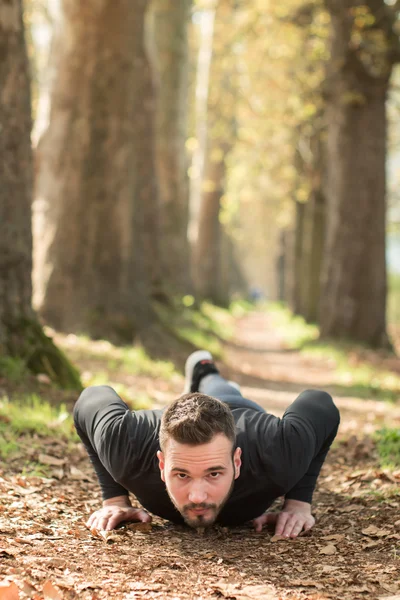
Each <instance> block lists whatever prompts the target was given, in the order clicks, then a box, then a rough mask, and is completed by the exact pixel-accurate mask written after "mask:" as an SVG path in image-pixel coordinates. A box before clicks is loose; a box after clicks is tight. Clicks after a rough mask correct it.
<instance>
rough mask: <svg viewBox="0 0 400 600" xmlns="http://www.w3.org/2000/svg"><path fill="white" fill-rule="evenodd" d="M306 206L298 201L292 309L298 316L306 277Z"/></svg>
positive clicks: (300, 311)
mask: <svg viewBox="0 0 400 600" xmlns="http://www.w3.org/2000/svg"><path fill="white" fill-rule="evenodd" d="M305 212H306V205H305V203H304V202H299V201H296V212H295V229H294V247H293V251H294V257H293V288H292V298H291V303H290V308H291V309H292V311H293V312H294V313H295V314H296V315H301V314H302V286H303V281H302V277H304V270H303V268H302V266H303V248H304V221H305Z"/></svg>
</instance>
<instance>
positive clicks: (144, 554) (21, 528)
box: [0, 314, 400, 600]
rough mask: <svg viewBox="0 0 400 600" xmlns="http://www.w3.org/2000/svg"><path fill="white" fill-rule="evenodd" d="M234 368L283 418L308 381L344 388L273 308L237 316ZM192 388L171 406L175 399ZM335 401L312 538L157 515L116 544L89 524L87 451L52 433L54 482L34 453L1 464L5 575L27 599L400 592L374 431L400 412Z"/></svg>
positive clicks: (391, 495) (393, 524)
mask: <svg viewBox="0 0 400 600" xmlns="http://www.w3.org/2000/svg"><path fill="white" fill-rule="evenodd" d="M224 373H225V374H226V375H228V376H230V377H232V378H233V377H234V378H235V379H236V380H238V381H239V382H240V383H241V384H242V386H243V392H244V395H246V396H248V397H250V398H251V399H253V400H256V401H257V402H259V403H260V404H262V405H263V406H265V407H266V408H267V409H268V410H270V411H271V412H274V413H275V414H278V413H282V412H283V410H284V408H285V407H286V406H287V404H289V403H290V402H291V401H292V400H293V399H294V397H295V395H296V394H297V393H298V392H299V391H301V390H302V389H304V388H307V387H322V388H325V389H326V388H329V387H330V386H331V385H332V384H333V379H332V377H333V370H332V368H330V366H329V364H325V363H323V362H318V363H316V362H315V361H314V362H312V363H311V362H310V361H308V360H306V359H304V358H303V357H301V356H300V355H299V354H298V353H295V352H288V351H285V349H284V348H283V347H282V341H281V340H280V339H279V337H278V336H277V335H276V333H275V332H274V330H273V329H272V328H271V325H270V323H269V321H268V318H267V317H266V316H265V315H261V314H253V315H250V316H249V317H246V318H245V319H244V320H242V321H241V322H240V323H239V326H238V331H237V336H236V339H235V343H234V344H231V345H229V346H228V347H227V365H226V366H225V367H224ZM180 383H181V382H176V383H174V384H173V385H172V387H170V389H169V390H167V391H166V392H165V393H164V395H163V397H162V400H163V401H166V400H168V399H169V398H172V397H173V396H175V395H176V394H177V393H178V389H177V388H178V387H179V385H180ZM335 400H336V401H337V403H338V405H339V407H340V409H341V413H342V425H341V431H340V440H341V441H339V442H338V443H337V444H336V446H335V448H334V449H333V450H332V451H331V453H330V456H329V460H328V461H327V464H326V465H325V466H324V469H323V473H322V475H321V477H320V480H319V486H318V490H317V492H316V494H315V499H314V507H315V508H314V510H315V516H316V518H317V524H316V526H315V528H314V529H313V531H312V534H311V535H309V536H307V537H300V538H298V539H297V540H291V541H284V542H282V541H280V542H277V543H273V542H271V537H272V532H269V531H265V532H263V533H262V534H256V533H255V532H254V531H253V530H252V528H251V527H250V526H249V527H242V528H236V529H225V528H214V529H212V530H211V531H209V532H206V533H205V535H203V536H200V535H199V534H197V533H196V532H195V531H192V530H189V529H185V528H183V527H177V526H172V525H170V524H168V523H164V522H162V521H161V520H158V519H155V520H154V525H153V527H152V528H151V530H150V531H146V530H141V529H140V528H137V527H135V526H128V527H125V528H122V529H121V530H118V531H117V532H116V533H115V535H114V536H113V539H111V540H109V541H108V542H106V541H104V540H103V539H100V538H95V537H93V536H92V535H91V534H90V532H89V531H88V530H87V529H86V528H85V526H84V524H83V516H84V515H88V514H89V513H90V512H91V511H93V510H95V509H96V508H97V507H98V506H99V504H100V499H99V492H98V487H97V484H96V482H95V481H94V478H93V475H92V472H91V469H90V467H89V465H88V461H87V459H86V456H85V453H84V451H83V449H82V448H81V447H80V446H78V445H76V447H74V448H73V449H72V450H71V451H70V452H69V454H66V449H65V446H64V445H63V444H61V443H60V442H57V441H55V440H49V441H48V446H47V447H46V446H45V447H43V444H42V448H41V451H42V453H44V454H46V455H48V456H49V457H53V458H55V459H56V460H55V461H54V466H53V467H52V469H53V472H52V477H51V479H47V480H45V479H43V478H26V477H23V476H21V475H19V474H17V473H18V471H20V470H21V466H22V464H23V460H24V459H23V457H20V458H19V460H17V461H16V462H15V463H12V464H8V465H1V467H0V581H1V580H2V579H5V578H7V580H8V581H9V582H11V581H14V582H15V584H16V585H17V588H18V589H19V590H21V589H23V590H24V592H25V593H26V596H24V595H23V593H21V592H20V598H23V597H31V598H37V599H39V598H43V597H45V598H52V600H57V599H58V598H64V599H69V598H82V599H84V600H86V599H87V600H96V599H99V600H100V599H104V598H116V599H117V598H118V599H121V600H122V599H123V600H128V599H141V598H143V599H144V598H146V599H148V598H159V599H164V598H165V599H169V600H172V599H175V600H178V599H179V600H183V599H193V600H194V599H196V600H200V599H217V598H226V599H230V600H235V599H236V600H250V599H257V600H258V599H260V600H279V599H282V600H283V599H290V600H300V599H303V600H306V599H307V600H326V599H328V598H333V599H335V600H339V599H344V600H358V599H365V598H368V599H380V598H390V597H395V598H397V600H398V599H399V598H400V596H399V594H400V498H399V495H398V488H399V483H400V472H399V473H395V474H392V473H389V472H384V471H382V470H380V469H379V468H377V466H376V460H375V454H374V452H375V451H374V447H373V444H372V442H371V440H370V438H369V437H368V435H369V434H370V433H371V432H372V431H373V430H374V429H375V428H376V427H378V426H380V425H381V424H382V423H385V422H388V423H389V422H390V424H391V426H394V424H395V423H397V424H400V407H399V405H397V406H395V407H394V406H388V405H385V404H383V403H378V402H374V401H372V400H371V401H365V400H363V401H360V400H357V399H355V398H346V397H342V398H336V397H335ZM34 452H35V450H34V449H33V450H32V455H34ZM57 459H58V460H57ZM49 460H51V459H49ZM21 461H22V462H21ZM46 581H47V582H50V583H49V584H46V586H45V592H43V585H44V584H45V582H46ZM53 586H56V587H55V588H54V587H53ZM6 589H7V593H8V594H9V595H8V596H6V595H5V591H4V590H6ZM11 594H12V588H11V587H8V588H3V591H2V588H1V587H0V600H1V599H3V600H4V598H7V600H14V599H15V598H17V595H16V594H14V596H12V595H11Z"/></svg>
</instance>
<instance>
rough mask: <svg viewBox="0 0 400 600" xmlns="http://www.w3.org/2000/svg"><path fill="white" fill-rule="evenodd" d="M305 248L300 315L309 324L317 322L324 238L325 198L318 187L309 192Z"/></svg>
mask: <svg viewBox="0 0 400 600" xmlns="http://www.w3.org/2000/svg"><path fill="white" fill-rule="evenodd" d="M306 215H307V216H306V221H307V226H306V237H307V248H306V249H304V260H305V270H306V285H305V286H304V296H303V304H302V315H303V316H304V318H305V320H306V321H307V322H309V323H316V322H317V321H318V320H319V316H320V315H319V305H320V298H321V268H322V258H323V250H324V238H325V198H324V194H323V191H322V189H321V188H320V187H317V188H315V189H314V190H312V192H311V196H310V198H309V200H308V202H307V205H306Z"/></svg>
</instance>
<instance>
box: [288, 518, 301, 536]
mask: <svg viewBox="0 0 400 600" xmlns="http://www.w3.org/2000/svg"><path fill="white" fill-rule="evenodd" d="M303 527H304V522H303V521H300V522H298V523H296V524H295V525H294V526H293V529H292V531H291V532H290V533H289V536H290V537H291V538H296V537H297V536H298V535H299V533H300V532H301V531H302V529H303Z"/></svg>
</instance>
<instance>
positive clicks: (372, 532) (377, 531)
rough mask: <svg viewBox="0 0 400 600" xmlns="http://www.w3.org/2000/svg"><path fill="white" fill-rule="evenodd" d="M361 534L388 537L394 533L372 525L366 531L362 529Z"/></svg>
mask: <svg viewBox="0 0 400 600" xmlns="http://www.w3.org/2000/svg"><path fill="white" fill-rule="evenodd" d="M361 533H362V534H363V535H372V537H386V536H387V535H390V534H391V533H392V532H391V531H390V529H379V528H378V527H376V526H375V525H370V526H369V527H367V528H366V529H362V530H361Z"/></svg>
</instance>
